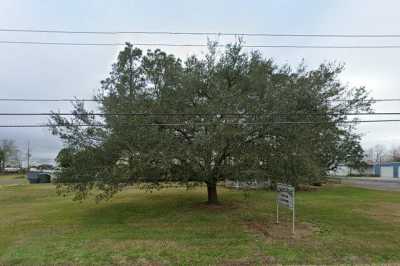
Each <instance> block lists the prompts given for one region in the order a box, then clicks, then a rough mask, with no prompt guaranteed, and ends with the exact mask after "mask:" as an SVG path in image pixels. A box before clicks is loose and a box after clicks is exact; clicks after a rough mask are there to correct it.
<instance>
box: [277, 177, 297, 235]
mask: <svg viewBox="0 0 400 266" xmlns="http://www.w3.org/2000/svg"><path fill="white" fill-rule="evenodd" d="M277 192H278V195H277V198H276V223H277V224H278V223H279V205H282V206H284V207H287V208H289V209H291V210H292V233H293V234H294V220H295V199H294V197H295V189H294V187H293V186H290V185H287V184H279V183H278V185H277Z"/></svg>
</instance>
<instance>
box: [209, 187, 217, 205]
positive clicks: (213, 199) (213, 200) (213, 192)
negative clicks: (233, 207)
mask: <svg viewBox="0 0 400 266" xmlns="http://www.w3.org/2000/svg"><path fill="white" fill-rule="evenodd" d="M207 194H208V201H207V204H219V202H218V195H217V184H216V183H214V184H207Z"/></svg>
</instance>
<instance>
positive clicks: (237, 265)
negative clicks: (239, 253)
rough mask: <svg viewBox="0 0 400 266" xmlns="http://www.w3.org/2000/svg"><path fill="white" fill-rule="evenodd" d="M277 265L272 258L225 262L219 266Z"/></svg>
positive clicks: (264, 257) (263, 257)
mask: <svg viewBox="0 0 400 266" xmlns="http://www.w3.org/2000/svg"><path fill="white" fill-rule="evenodd" d="M260 263H261V265H275V264H276V260H275V258H274V257H272V256H262V257H256V258H254V257H252V258H251V259H250V258H247V259H237V260H225V261H223V262H221V263H219V265H223V266H252V265H260Z"/></svg>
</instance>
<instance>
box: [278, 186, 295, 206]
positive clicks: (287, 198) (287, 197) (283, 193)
mask: <svg viewBox="0 0 400 266" xmlns="http://www.w3.org/2000/svg"><path fill="white" fill-rule="evenodd" d="M277 191H278V203H279V204H281V205H283V206H285V207H287V208H289V209H293V208H294V187H292V186H290V185H284V184H278V186H277Z"/></svg>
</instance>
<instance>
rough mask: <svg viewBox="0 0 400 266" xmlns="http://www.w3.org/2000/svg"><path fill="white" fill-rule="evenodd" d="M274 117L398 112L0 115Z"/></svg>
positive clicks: (9, 114)
mask: <svg viewBox="0 0 400 266" xmlns="http://www.w3.org/2000/svg"><path fill="white" fill-rule="evenodd" d="M51 115H60V116H239V117H243V116H274V115H277V116H279V115H311V116H321V115H347V116H371V115H372V116H375V115H400V112H369V113H360V112H349V113H341V112H325V113H318V112H309V113H306V112H289V113H279V112H271V113H224V112H221V113H218V112H216V113H0V116H51Z"/></svg>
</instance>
